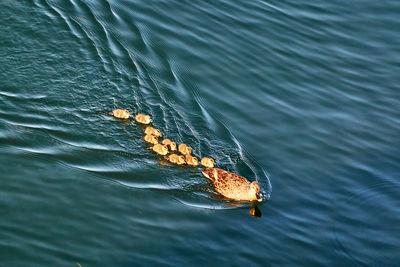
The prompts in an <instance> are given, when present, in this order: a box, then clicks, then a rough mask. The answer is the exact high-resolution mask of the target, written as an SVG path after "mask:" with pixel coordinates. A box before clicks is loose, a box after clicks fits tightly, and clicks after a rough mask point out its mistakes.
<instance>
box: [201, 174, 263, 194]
mask: <svg viewBox="0 0 400 267" xmlns="http://www.w3.org/2000/svg"><path fill="white" fill-rule="evenodd" d="M202 173H203V175H204V176H206V177H207V178H209V179H210V180H211V181H212V182H213V184H214V186H215V189H216V190H217V192H219V193H220V194H222V195H224V196H226V197H228V198H232V199H237V200H257V196H256V194H255V192H254V191H252V190H251V187H250V182H249V181H248V180H247V179H246V178H244V177H242V176H240V175H237V174H235V173H232V172H228V171H225V170H221V169H217V168H205V169H203V171H202Z"/></svg>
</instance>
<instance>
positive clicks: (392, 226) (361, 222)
mask: <svg viewBox="0 0 400 267" xmlns="http://www.w3.org/2000/svg"><path fill="white" fill-rule="evenodd" d="M399 199H400V183H398V182H395V183H389V182H387V183H378V184H373V185H370V186H368V187H367V188H364V189H363V190H360V191H358V192H355V193H354V194H352V195H351V196H350V197H349V198H347V199H345V200H344V203H342V206H343V207H342V208H341V209H340V210H339V211H338V215H337V216H335V226H334V239H335V241H336V243H337V248H336V249H337V250H339V251H340V252H341V253H343V254H344V255H346V256H347V257H348V259H349V260H350V261H352V262H354V263H357V264H361V265H377V264H378V265H392V264H393V263H395V262H398V261H399V260H400V257H399V255H398V253H397V249H398V247H399V245H400V243H399V240H400V235H399V233H400V228H399V225H400V210H398V207H400V203H399ZM377 248H379V249H377Z"/></svg>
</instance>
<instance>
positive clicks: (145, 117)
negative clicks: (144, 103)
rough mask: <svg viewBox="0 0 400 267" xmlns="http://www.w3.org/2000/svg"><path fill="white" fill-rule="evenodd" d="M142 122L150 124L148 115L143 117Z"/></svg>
mask: <svg viewBox="0 0 400 267" xmlns="http://www.w3.org/2000/svg"><path fill="white" fill-rule="evenodd" d="M144 122H145V123H147V124H149V123H150V122H151V117H150V115H145V116H144Z"/></svg>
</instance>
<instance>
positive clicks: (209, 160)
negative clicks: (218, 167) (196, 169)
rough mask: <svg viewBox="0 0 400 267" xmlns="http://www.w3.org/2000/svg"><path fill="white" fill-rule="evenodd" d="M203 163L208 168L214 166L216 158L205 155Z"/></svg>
mask: <svg viewBox="0 0 400 267" xmlns="http://www.w3.org/2000/svg"><path fill="white" fill-rule="evenodd" d="M201 165H203V166H204V167H208V168H214V160H213V159H212V158H206V157H204V158H202V159H201Z"/></svg>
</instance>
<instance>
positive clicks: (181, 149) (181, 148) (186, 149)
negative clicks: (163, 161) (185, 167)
mask: <svg viewBox="0 0 400 267" xmlns="http://www.w3.org/2000/svg"><path fill="white" fill-rule="evenodd" d="M178 150H179V152H181V153H182V154H183V155H190V153H192V149H191V148H190V147H188V146H187V145H185V144H180V145H179V146H178Z"/></svg>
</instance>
